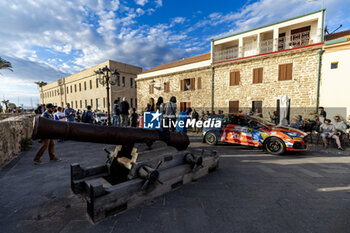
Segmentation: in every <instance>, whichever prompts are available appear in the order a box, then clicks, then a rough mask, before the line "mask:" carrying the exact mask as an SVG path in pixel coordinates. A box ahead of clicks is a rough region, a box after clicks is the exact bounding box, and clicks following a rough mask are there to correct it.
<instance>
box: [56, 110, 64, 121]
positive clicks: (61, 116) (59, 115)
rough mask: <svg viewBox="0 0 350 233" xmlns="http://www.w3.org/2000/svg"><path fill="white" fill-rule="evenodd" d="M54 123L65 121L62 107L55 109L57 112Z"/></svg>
mask: <svg viewBox="0 0 350 233" xmlns="http://www.w3.org/2000/svg"><path fill="white" fill-rule="evenodd" d="M54 119H55V121H66V116H65V115H64V113H63V109H62V107H58V108H57V112H56V113H55V114H54Z"/></svg>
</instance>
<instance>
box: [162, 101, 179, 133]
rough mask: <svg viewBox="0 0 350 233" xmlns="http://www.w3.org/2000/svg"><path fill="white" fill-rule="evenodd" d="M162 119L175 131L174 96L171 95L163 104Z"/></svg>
mask: <svg viewBox="0 0 350 233" xmlns="http://www.w3.org/2000/svg"><path fill="white" fill-rule="evenodd" d="M164 120H165V123H166V125H167V126H168V127H169V126H170V128H171V131H172V132H174V131H175V121H176V97H175V96H172V97H171V98H170V101H169V102H168V103H166V104H165V114H164Z"/></svg>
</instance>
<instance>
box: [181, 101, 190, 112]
mask: <svg viewBox="0 0 350 233" xmlns="http://www.w3.org/2000/svg"><path fill="white" fill-rule="evenodd" d="M190 107H191V102H180V111H181V112H183V111H185V110H186V109H187V108H190Z"/></svg>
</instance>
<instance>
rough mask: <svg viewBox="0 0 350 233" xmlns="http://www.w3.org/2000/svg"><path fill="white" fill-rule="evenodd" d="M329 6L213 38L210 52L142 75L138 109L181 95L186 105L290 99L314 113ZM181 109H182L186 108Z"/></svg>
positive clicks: (251, 104)
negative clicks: (326, 10) (158, 100)
mask: <svg viewBox="0 0 350 233" xmlns="http://www.w3.org/2000/svg"><path fill="white" fill-rule="evenodd" d="M324 16H325V10H320V11H316V12H312V13H310V14H307V15H303V16H299V17H296V18H292V19H288V20H285V21H281V22H277V23H274V24H271V25H267V26H263V27H259V28H256V29H253V30H249V31H246V32H241V33H237V34H234V35H230V36H227V37H223V38H219V39H215V40H212V41H211V51H210V53H207V54H202V55H199V56H194V57H191V58H187V59H182V60H179V61H175V62H172V63H168V64H164V65H161V66H158V67H155V68H153V69H150V70H148V71H145V72H143V73H141V74H138V75H137V98H138V100H139V104H138V110H139V111H141V110H143V109H144V107H145V106H146V103H147V101H148V98H149V97H153V98H155V100H156V99H157V98H158V97H159V96H162V97H163V98H164V99H165V101H168V100H169V98H170V97H171V96H176V98H177V100H178V101H177V103H178V107H179V108H180V109H181V110H182V109H184V108H186V107H187V106H191V107H193V108H195V109H197V111H201V110H215V111H216V112H217V111H218V110H223V111H224V112H225V113H233V112H237V111H239V110H243V111H247V110H248V109H249V110H251V109H253V110H255V109H259V110H260V111H262V112H263V114H264V116H266V117H268V112H272V111H273V110H278V108H279V105H280V102H279V100H280V97H281V96H282V95H287V96H288V97H289V98H290V106H291V108H290V115H294V114H297V113H298V114H299V113H300V112H301V111H302V113H303V114H304V115H308V114H309V113H311V112H314V111H315V109H316V107H317V104H318V102H319V95H318V93H319V90H318V87H319V82H320V77H321V76H320V75H321V72H320V64H321V63H320V61H321V56H322V52H321V51H322V46H323V41H324V35H323V33H324ZM180 109H179V110H180Z"/></svg>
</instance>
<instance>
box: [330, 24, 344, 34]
mask: <svg viewBox="0 0 350 233" xmlns="http://www.w3.org/2000/svg"><path fill="white" fill-rule="evenodd" d="M341 27H343V24H340V25H339V27H337V28H336V29H335V30H334V31H333V32H331V33H330V34H333V33H334V32H336V31H337V30H338V29H340V28H341Z"/></svg>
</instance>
